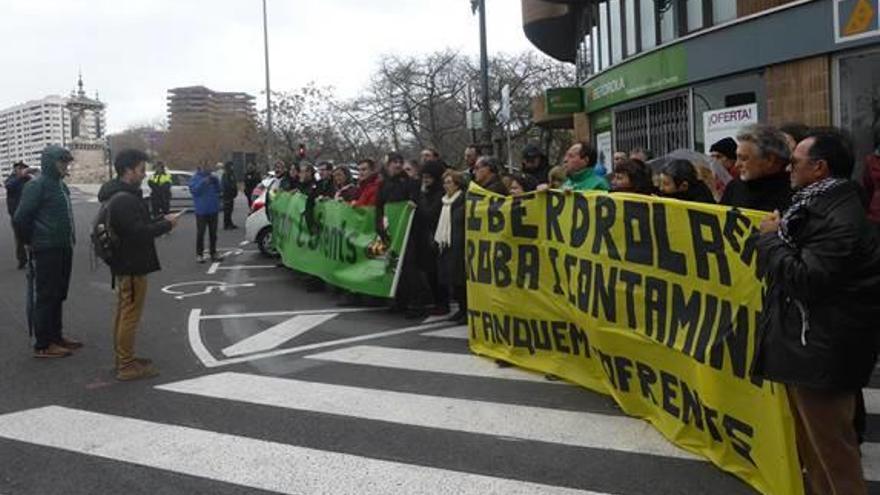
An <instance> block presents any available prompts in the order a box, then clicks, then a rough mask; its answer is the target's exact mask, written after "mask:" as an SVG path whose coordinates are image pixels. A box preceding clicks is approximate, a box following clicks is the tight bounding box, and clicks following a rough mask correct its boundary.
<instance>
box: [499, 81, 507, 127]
mask: <svg viewBox="0 0 880 495" xmlns="http://www.w3.org/2000/svg"><path fill="white" fill-rule="evenodd" d="M498 120H500V121H501V122H502V123H504V124H507V123H508V122H510V84H505V85H504V87H503V88H501V111H500V112H498Z"/></svg>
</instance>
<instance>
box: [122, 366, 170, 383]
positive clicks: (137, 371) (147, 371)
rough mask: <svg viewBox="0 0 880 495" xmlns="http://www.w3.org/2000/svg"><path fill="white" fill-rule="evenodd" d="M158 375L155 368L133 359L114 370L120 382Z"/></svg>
mask: <svg viewBox="0 0 880 495" xmlns="http://www.w3.org/2000/svg"><path fill="white" fill-rule="evenodd" d="M158 375H159V372H158V371H156V368H153V367H152V366H150V365H147V364H141V363H139V362H138V361H133V362H131V363H129V364H127V365H125V366H123V367H121V368H119V369H117V370H116V379H117V380H119V381H121V382H130V381H134V380H143V379H146V378H153V377H154V376H158Z"/></svg>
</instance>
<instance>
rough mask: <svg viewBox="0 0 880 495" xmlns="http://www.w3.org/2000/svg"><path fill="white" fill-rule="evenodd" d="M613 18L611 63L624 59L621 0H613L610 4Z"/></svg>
mask: <svg viewBox="0 0 880 495" xmlns="http://www.w3.org/2000/svg"><path fill="white" fill-rule="evenodd" d="M608 6H609V8H610V12H609V13H610V18H611V63H612V64H616V63H619V62H620V61H621V60H623V11H622V10H621V8H620V0H611V2H609V4H608Z"/></svg>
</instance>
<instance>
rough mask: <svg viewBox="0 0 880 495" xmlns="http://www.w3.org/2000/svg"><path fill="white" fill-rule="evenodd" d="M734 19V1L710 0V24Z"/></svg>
mask: <svg viewBox="0 0 880 495" xmlns="http://www.w3.org/2000/svg"><path fill="white" fill-rule="evenodd" d="M733 19H736V2H731V1H730V0H712V24H721V23H723V22H727V21H732V20H733Z"/></svg>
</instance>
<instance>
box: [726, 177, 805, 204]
mask: <svg viewBox="0 0 880 495" xmlns="http://www.w3.org/2000/svg"><path fill="white" fill-rule="evenodd" d="M790 177H791V176H790V175H789V174H788V172H783V173H780V174H776V175H771V176H768V177H761V178H760V179H755V180H750V181H742V180H739V179H734V180H732V181H730V182H729V183H728V184H727V187H725V188H724V195H723V196H721V204H723V205H727V206H735V207H737V208H749V209H752V210H762V211H776V210H779V211H781V212H782V211H785V210H786V209H787V208H788V207H789V206H790V205H791V195H792V191H791V178H790Z"/></svg>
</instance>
